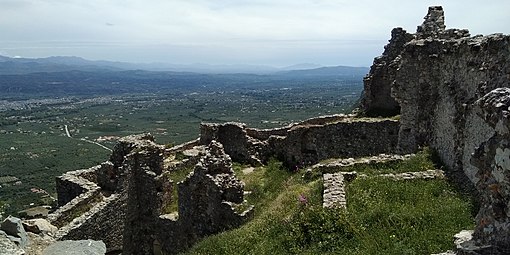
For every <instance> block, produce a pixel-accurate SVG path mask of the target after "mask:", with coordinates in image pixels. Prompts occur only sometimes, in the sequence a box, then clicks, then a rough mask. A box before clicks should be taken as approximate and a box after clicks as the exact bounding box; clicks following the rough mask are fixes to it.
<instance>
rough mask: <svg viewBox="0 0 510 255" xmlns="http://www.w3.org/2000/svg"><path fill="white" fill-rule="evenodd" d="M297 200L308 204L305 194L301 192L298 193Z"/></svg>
mask: <svg viewBox="0 0 510 255" xmlns="http://www.w3.org/2000/svg"><path fill="white" fill-rule="evenodd" d="M298 201H299V203H300V204H302V205H307V204H308V198H306V196H305V195H303V193H301V194H299V197H298Z"/></svg>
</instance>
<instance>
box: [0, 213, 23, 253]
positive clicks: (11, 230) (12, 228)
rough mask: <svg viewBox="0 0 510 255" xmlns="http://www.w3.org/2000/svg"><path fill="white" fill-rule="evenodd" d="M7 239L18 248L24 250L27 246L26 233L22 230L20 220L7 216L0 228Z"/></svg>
mask: <svg viewBox="0 0 510 255" xmlns="http://www.w3.org/2000/svg"><path fill="white" fill-rule="evenodd" d="M0 230H2V231H3V232H4V233H5V234H7V236H8V238H9V239H10V240H11V241H13V242H15V243H16V244H18V246H19V247H21V248H25V247H26V246H27V245H28V236H27V232H25V229H24V228H23V224H22V222H21V220H20V219H18V218H15V217H12V216H9V217H7V218H6V219H5V220H4V221H3V222H2V225H1V226H0Z"/></svg>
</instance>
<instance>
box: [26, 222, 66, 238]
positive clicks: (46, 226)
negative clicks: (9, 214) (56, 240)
mask: <svg viewBox="0 0 510 255" xmlns="http://www.w3.org/2000/svg"><path fill="white" fill-rule="evenodd" d="M22 223H23V228H24V229H25V230H26V231H29V232H32V233H35V234H40V233H42V234H45V235H50V236H52V235H54V234H55V233H56V232H57V230H58V228H57V227H55V226H53V225H52V224H51V223H50V222H48V221H47V220H46V219H31V220H24V221H23V222H22Z"/></svg>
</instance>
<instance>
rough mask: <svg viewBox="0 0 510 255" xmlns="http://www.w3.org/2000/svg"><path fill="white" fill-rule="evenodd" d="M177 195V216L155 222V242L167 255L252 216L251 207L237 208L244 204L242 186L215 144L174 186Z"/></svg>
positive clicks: (215, 143) (230, 165) (213, 142)
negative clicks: (156, 239)
mask: <svg viewBox="0 0 510 255" xmlns="http://www.w3.org/2000/svg"><path fill="white" fill-rule="evenodd" d="M178 193H179V196H178V197H179V212H178V216H177V217H174V218H169V217H165V216H162V217H159V220H158V225H159V226H158V234H157V236H158V242H159V243H160V244H161V248H162V250H163V251H164V252H166V253H168V254H177V253H178V252H182V251H184V250H186V249H187V248H189V247H190V246H191V245H193V244H194V243H196V242H197V241H198V240H200V239H201V238H203V237H206V236H208V235H212V234H216V233H219V232H221V231H225V230H227V229H231V228H234V227H238V226H240V225H241V224H243V223H244V222H245V221H246V220H247V219H248V218H249V217H250V215H251V214H252V213H253V206H247V209H242V207H240V206H241V205H242V204H243V203H246V202H245V201H244V183H243V182H241V181H240V180H239V179H237V178H236V176H235V174H234V171H233V170H232V160H231V159H230V157H229V156H228V155H227V154H226V153H225V152H224V150H223V146H222V145H221V144H220V143H218V142H216V141H212V142H211V143H210V144H209V145H208V147H207V150H206V153H205V155H204V157H202V158H201V159H200V162H199V163H198V164H197V165H196V166H195V168H194V171H193V172H192V173H191V174H190V175H189V176H188V177H187V178H186V179H185V180H184V181H182V182H180V183H179V184H178ZM236 207H240V208H241V209H242V210H239V209H236Z"/></svg>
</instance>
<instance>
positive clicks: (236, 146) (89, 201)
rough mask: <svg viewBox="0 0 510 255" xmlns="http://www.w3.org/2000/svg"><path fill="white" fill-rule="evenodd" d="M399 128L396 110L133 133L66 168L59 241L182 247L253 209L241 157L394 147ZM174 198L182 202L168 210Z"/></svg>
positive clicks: (143, 248)
mask: <svg viewBox="0 0 510 255" xmlns="http://www.w3.org/2000/svg"><path fill="white" fill-rule="evenodd" d="M398 128H399V126H398V121H397V120H392V119H370V118H364V119H358V118H355V117H354V116H353V115H332V116H323V117H318V118H313V119H309V120H305V121H303V122H300V123H295V124H292V125H290V126H287V127H283V128H276V129H253V128H247V127H246V126H245V125H244V124H241V123H225V124H206V123H204V124H202V125H201V135H200V138H199V139H197V140H194V141H190V142H188V143H185V144H182V145H178V146H175V147H173V148H165V147H164V146H162V145H158V144H156V143H154V139H153V137H152V136H151V135H148V134H145V135H135V136H128V137H124V138H122V139H121V140H120V141H119V143H118V144H117V145H116V146H115V148H114V150H113V152H112V155H111V157H110V160H108V161H106V162H103V163H102V164H100V165H98V166H95V167H92V168H89V169H84V170H76V171H72V172H68V173H66V174H64V175H62V176H59V177H57V192H58V204H59V206H60V208H59V209H58V210H57V211H55V212H54V213H52V214H50V215H49V220H50V221H51V222H52V223H53V224H54V225H56V226H57V227H58V228H59V230H58V231H57V233H56V239H58V240H84V239H94V240H102V241H103V242H104V243H105V244H106V247H107V251H108V252H114V251H122V253H123V254H153V253H156V254H158V253H159V252H163V253H165V254H177V253H179V252H182V251H185V250H186V249H187V248H189V247H190V246H191V245H193V244H194V243H196V242H197V241H199V240H200V239H201V238H203V237H205V236H208V235H211V234H215V233H218V232H222V231H225V230H228V229H231V228H235V227H237V226H240V225H241V224H243V223H244V222H246V220H248V219H249V218H250V216H251V214H252V211H253V207H252V206H249V205H248V204H246V201H245V200H244V198H243V196H244V184H243V183H242V182H241V181H240V180H238V179H237V178H236V177H235V174H234V172H233V170H232V161H236V162H240V163H247V164H251V165H253V166H257V165H260V164H263V163H265V162H267V161H268V160H269V158H270V157H272V156H276V157H277V158H279V159H280V160H282V161H283V162H285V163H286V165H287V166H289V168H292V167H301V166H304V165H311V164H313V163H317V162H319V161H320V160H323V159H327V158H331V157H349V158H350V157H360V156H372V155H378V154H379V153H382V152H388V151H391V152H394V151H396V146H397V142H398ZM177 154H182V155H187V156H186V157H185V158H183V159H175V157H176V155H177ZM186 169H193V171H192V173H190V174H189V175H188V176H187V178H186V179H185V180H184V181H182V182H179V183H174V182H173V180H171V179H168V177H167V175H168V173H171V172H172V171H185V170H186ZM175 185H177V191H178V196H177V198H175V197H174V195H172V189H173V187H174V186H175ZM175 200H178V201H177V202H178V211H176V212H171V213H168V212H164V208H165V207H166V206H167V205H169V204H171V203H172V202H175Z"/></svg>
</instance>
